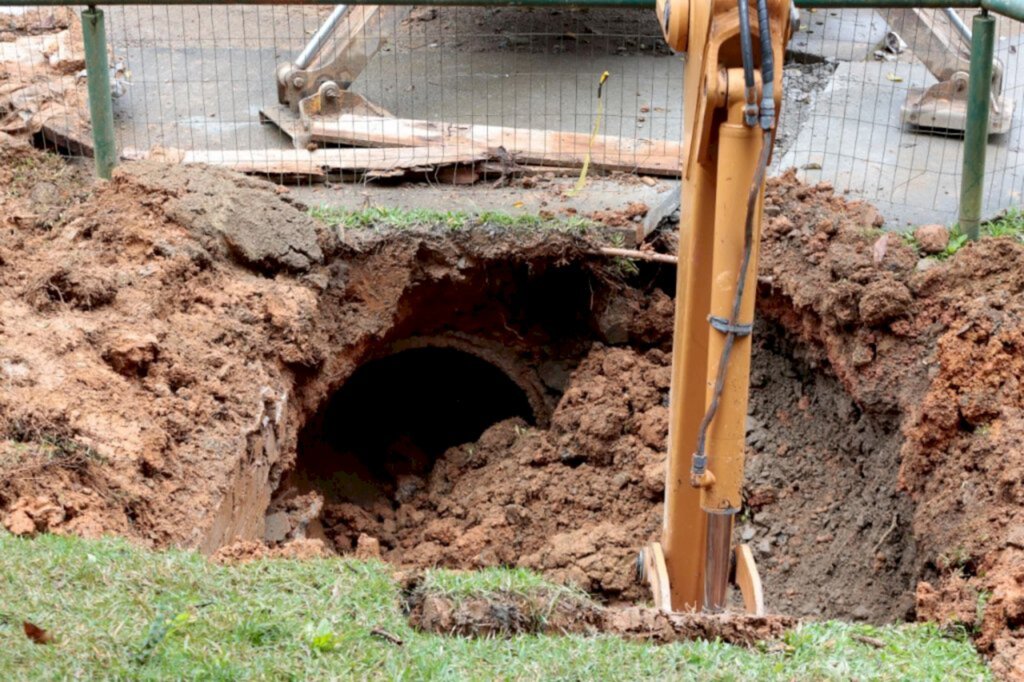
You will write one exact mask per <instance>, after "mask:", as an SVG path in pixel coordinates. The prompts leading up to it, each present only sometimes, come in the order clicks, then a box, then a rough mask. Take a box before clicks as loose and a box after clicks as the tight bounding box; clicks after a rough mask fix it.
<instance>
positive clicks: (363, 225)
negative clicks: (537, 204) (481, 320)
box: [309, 206, 598, 234]
mask: <svg viewBox="0 0 1024 682" xmlns="http://www.w3.org/2000/svg"><path fill="white" fill-rule="evenodd" d="M309 214H310V215H311V216H312V217H313V218H315V219H317V220H319V221H320V222H322V223H324V224H326V225H331V226H338V227H343V228H345V229H351V230H366V229H377V230H410V229H424V228H438V227H440V228H443V229H447V230H454V231H457V230H465V229H469V228H475V227H492V228H501V229H506V230H521V231H535V230H555V231H559V232H575V233H580V234H582V233H585V232H587V231H588V230H590V229H592V228H595V227H598V224H597V223H595V222H593V221H591V220H588V219H586V218H581V217H578V216H572V217H567V218H560V217H550V218H548V217H542V216H538V215H531V214H515V215H513V214H510V213H501V212H496V211H486V212H484V213H480V214H477V215H473V214H470V213H467V212H465V211H438V210H434V209H425V208H414V209H405V208H394V207H388V206H373V207H371V208H366V209H361V210H358V211H353V210H350V209H343V208H337V207H334V206H316V207H314V208H311V209H310V211H309Z"/></svg>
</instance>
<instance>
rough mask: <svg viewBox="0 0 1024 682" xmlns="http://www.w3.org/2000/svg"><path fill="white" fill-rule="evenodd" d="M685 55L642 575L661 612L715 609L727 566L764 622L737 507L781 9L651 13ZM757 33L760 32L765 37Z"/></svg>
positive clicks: (784, 1)
mask: <svg viewBox="0 0 1024 682" xmlns="http://www.w3.org/2000/svg"><path fill="white" fill-rule="evenodd" d="M657 12H658V18H659V20H660V22H661V24H662V29H663V32H664V34H665V38H666V40H667V41H668V43H669V45H670V47H672V48H673V49H674V50H676V51H678V52H683V53H686V55H687V57H686V67H685V71H684V79H685V80H684V93H685V94H684V98H685V108H684V113H683V120H684V125H685V130H684V140H685V147H684V159H683V169H682V175H683V183H682V217H681V221H680V225H679V230H680V240H679V267H678V279H677V283H676V310H675V331H674V340H673V358H672V389H671V398H670V408H669V411H670V422H669V437H668V463H667V467H666V486H665V517H664V523H663V533H662V539H661V542H660V543H652V544H651V545H648V546H647V547H645V548H644V550H643V552H642V554H641V559H640V562H639V564H640V567H641V572H642V575H643V577H644V578H645V580H646V581H647V582H648V583H649V584H650V586H651V589H652V592H653V594H654V600H655V604H656V605H657V606H658V607H659V608H661V609H663V610H665V611H694V610H704V611H709V612H716V611H719V610H721V609H722V608H724V606H725V603H726V598H727V586H728V578H729V574H730V565H731V561H732V558H733V556H735V561H736V571H735V575H736V581H737V582H738V583H739V585H740V587H741V588H742V592H743V598H744V603H745V605H746V608H747V610H748V611H750V612H753V613H760V612H762V611H763V609H764V603H763V602H764V600H763V597H762V594H761V586H760V579H759V577H758V574H757V568H756V566H755V565H754V563H753V559H752V555H751V553H750V551H749V549H748V548H746V547H744V546H738V547H734V546H733V543H732V527H733V519H734V517H735V515H736V514H737V513H738V512H739V511H740V509H741V507H742V482H743V467H744V436H745V424H746V415H747V399H748V395H749V391H748V385H749V375H750V349H751V331H752V324H753V316H754V295H755V289H756V280H757V259H758V244H759V241H760V232H761V204H762V199H763V195H764V181H765V171H766V168H767V164H768V159H769V155H770V150H771V145H772V141H773V139H774V135H775V128H776V122H777V118H778V112H779V109H780V105H781V96H782V63H783V55H784V53H785V46H786V41H787V40H788V39H789V35H790V3H789V0H753V1H751V2H748V1H747V0H740V2H737V1H736V0H658V5H657ZM762 29H764V30H762Z"/></svg>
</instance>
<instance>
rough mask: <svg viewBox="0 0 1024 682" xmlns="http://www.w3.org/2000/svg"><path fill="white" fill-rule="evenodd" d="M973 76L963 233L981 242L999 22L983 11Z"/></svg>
mask: <svg viewBox="0 0 1024 682" xmlns="http://www.w3.org/2000/svg"><path fill="white" fill-rule="evenodd" d="M971 31H972V37H971V72H970V76H969V79H968V83H967V129H966V131H964V168H963V174H962V175H961V178H960V229H961V230H963V232H964V234H966V235H967V238H968V239H970V240H971V241H974V240H975V239H977V238H978V228H979V226H980V223H981V194H982V189H983V188H984V185H985V148H986V147H987V146H988V112H989V106H990V102H991V98H992V51H993V46H994V44H995V34H996V20H995V18H993V17H990V16H989V14H988V12H987V11H985V10H982V12H981V14H979V15H977V16H975V17H974V23H973V25H972V28H971Z"/></svg>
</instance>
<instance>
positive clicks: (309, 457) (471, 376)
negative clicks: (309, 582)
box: [286, 347, 535, 504]
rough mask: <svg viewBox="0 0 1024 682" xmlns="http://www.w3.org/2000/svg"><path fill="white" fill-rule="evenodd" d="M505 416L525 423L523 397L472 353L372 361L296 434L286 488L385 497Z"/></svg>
mask: <svg viewBox="0 0 1024 682" xmlns="http://www.w3.org/2000/svg"><path fill="white" fill-rule="evenodd" d="M510 417H522V418H523V419H525V420H526V421H528V422H530V423H534V421H535V416H534V414H533V410H532V408H531V406H530V402H529V400H528V399H527V396H526V394H525V392H524V391H523V390H522V389H521V388H520V387H519V386H518V385H517V384H516V383H515V382H514V381H512V380H511V379H510V378H509V377H508V376H507V375H506V374H505V373H504V372H502V371H501V370H500V369H498V368H497V367H495V366H494V365H492V364H490V363H488V362H487V361H485V360H482V359H480V358H478V357H476V356H475V355H471V354H469V353H466V352H463V351H460V350H455V349H451V348H433V347H428V348H415V349H411V350H404V351H401V352H399V353H396V354H394V355H390V356H387V357H384V358H381V359H377V360H372V361H370V362H368V363H366V364H365V365H363V366H361V367H360V368H359V369H358V370H356V371H355V372H354V373H353V374H352V376H351V378H350V379H349V380H348V381H346V382H345V384H344V385H343V386H342V387H341V388H340V389H339V390H338V391H337V392H336V393H335V394H334V395H333V396H332V397H331V399H330V400H329V401H328V403H327V405H326V406H325V407H324V408H323V409H321V410H320V412H319V413H318V414H317V415H316V416H315V417H314V418H313V419H312V420H311V422H310V423H308V424H307V425H306V427H305V428H304V429H303V431H302V433H301V434H300V436H299V448H298V460H297V462H296V468H295V470H294V471H293V472H292V474H291V477H290V480H289V481H288V482H287V483H286V488H291V489H293V490H295V491H296V492H304V491H308V490H318V491H319V492H320V493H321V494H322V495H323V496H324V498H325V500H326V501H327V502H353V503H356V504H371V503H373V502H375V501H377V500H380V499H381V498H382V497H384V498H387V499H389V500H390V499H394V497H395V493H396V490H397V487H398V486H399V485H400V484H401V479H402V477H404V476H416V477H425V476H426V475H427V474H429V472H430V469H431V467H432V466H433V464H434V462H435V460H436V459H437V458H438V457H440V456H441V455H442V454H444V452H445V451H446V450H447V449H448V448H450V447H453V446H456V445H461V444H463V443H468V442H472V441H475V440H477V439H478V438H479V437H480V435H481V434H482V433H483V432H484V431H485V430H486V429H487V428H488V427H490V426H491V425H493V424H495V423H497V422H499V421H502V420H504V419H508V418H510Z"/></svg>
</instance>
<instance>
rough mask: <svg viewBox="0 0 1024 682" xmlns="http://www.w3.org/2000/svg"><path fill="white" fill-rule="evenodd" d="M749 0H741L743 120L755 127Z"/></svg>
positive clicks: (754, 91) (755, 94)
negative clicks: (744, 104)
mask: <svg viewBox="0 0 1024 682" xmlns="http://www.w3.org/2000/svg"><path fill="white" fill-rule="evenodd" d="M747 2H748V0H739V2H738V9H739V14H740V54H741V56H742V58H743V85H744V101H746V106H744V107H743V122H744V123H746V124H747V125H748V126H750V127H751V128H753V127H754V126H756V125H757V86H756V85H755V84H754V40H753V38H752V37H751V30H750V6H749V5H748V4H747Z"/></svg>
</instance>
